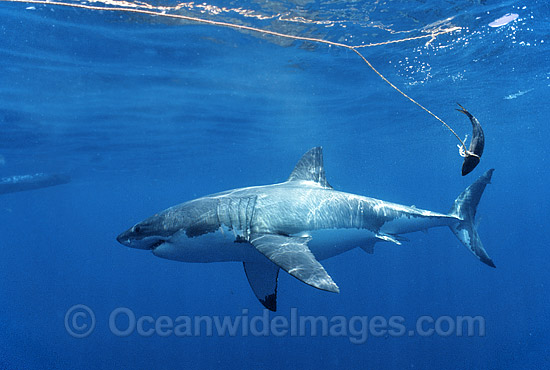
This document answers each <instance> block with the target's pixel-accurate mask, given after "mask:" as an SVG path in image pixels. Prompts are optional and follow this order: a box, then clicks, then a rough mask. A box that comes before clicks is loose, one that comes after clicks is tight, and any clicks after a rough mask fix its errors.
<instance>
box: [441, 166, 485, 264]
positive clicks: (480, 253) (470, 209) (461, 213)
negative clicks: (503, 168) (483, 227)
mask: <svg viewBox="0 0 550 370" xmlns="http://www.w3.org/2000/svg"><path fill="white" fill-rule="evenodd" d="M493 171H494V169H490V170H488V171H487V172H485V173H484V174H483V175H481V176H480V177H479V179H477V180H476V181H475V182H474V183H473V184H472V185H470V186H468V187H467V188H466V190H464V191H463V192H462V193H461V194H460V195H459V196H458V198H456V200H455V203H454V205H453V208H451V211H450V212H449V215H452V216H456V217H458V218H459V219H460V221H458V222H457V223H456V224H454V225H452V226H450V228H451V231H452V232H453V233H454V234H455V235H456V237H457V238H458V239H459V240H460V241H461V242H462V244H464V246H465V247H466V248H468V249H469V250H470V252H472V253H473V254H474V255H475V256H476V257H477V258H478V259H479V260H480V261H481V262H483V263H485V264H487V265H489V266H491V267H495V264H494V263H493V260H491V258H490V257H489V255H488V254H487V252H486V251H485V248H483V244H482V243H481V239H480V238H479V235H478V234H477V227H476V222H475V217H476V211H477V205H478V204H479V200H480V199H481V195H482V194H483V191H484V190H485V187H486V186H487V184H490V183H491V176H493Z"/></svg>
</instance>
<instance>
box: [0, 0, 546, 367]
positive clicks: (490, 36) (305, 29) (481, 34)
mask: <svg viewBox="0 0 550 370" xmlns="http://www.w3.org/2000/svg"><path fill="white" fill-rule="evenodd" d="M94 4H95V5H99V6H100V5H101V3H94ZM175 4H176V3H168V2H163V1H159V2H155V5H172V6H173V5H175ZM205 4H206V3H205ZM209 5H216V6H219V7H222V6H225V7H227V8H228V9H233V8H240V9H244V10H254V11H255V12H254V13H252V14H256V15H265V16H272V17H271V18H269V19H265V20H262V19H259V18H253V17H244V16H241V15H240V14H239V13H237V12H221V13H220V14H215V11H211V10H210V11H209V10H206V11H205V12H203V10H204V8H201V7H199V6H195V7H192V8H186V9H184V10H180V11H179V14H186V15H190V16H196V17H197V16H198V17H206V18H209V19H214V20H222V21H228V22H236V23H243V24H248V25H251V26H255V27H260V28H264V29H271V30H275V31H278V32H284V33H290V34H296V35H304V36H309V37H316V38H323V39H326V40H330V41H333V42H342V43H349V44H352V45H359V44H362V43H372V42H382V41H387V40H399V39H403V38H406V37H410V36H416V35H420V34H422V30H423V29H425V28H426V27H427V28H433V27H434V23H435V22H440V21H443V23H442V24H443V25H444V26H451V25H452V26H458V27H461V28H462V29H461V30H460V31H456V32H453V33H449V34H444V35H440V36H438V37H437V38H435V40H433V41H432V42H431V43H429V44H428V45H427V44H426V43H427V41H428V40H429V39H420V40H414V41H407V42H400V43H394V44H389V45H383V46H376V47H368V48H364V49H361V51H362V53H363V54H364V55H365V57H366V58H367V59H368V60H369V61H370V62H371V63H372V64H373V65H374V66H375V67H376V68H378V69H379V71H380V72H381V73H383V74H384V75H385V76H386V77H387V78H388V79H389V80H390V81H392V82H393V83H394V84H395V85H396V86H398V87H399V88H401V89H402V90H403V91H404V92H406V93H407V94H409V95H410V96H412V97H413V98H414V99H416V100H417V101H419V102H420V103H421V104H423V105H425V106H426V107H427V108H429V109H430V110H432V111H433V112H434V113H436V114H437V115H439V116H440V117H441V118H443V119H444V120H445V121H446V122H448V123H449V124H450V125H451V126H452V127H453V128H454V129H455V130H456V131H457V133H458V134H459V135H460V136H461V137H464V135H466V134H467V133H469V132H470V130H471V127H470V123H469V122H468V120H467V118H466V117H465V116H463V115H462V114H460V113H458V112H456V111H455V107H456V105H455V102H459V103H461V104H462V105H464V106H465V107H466V108H467V109H468V110H470V111H471V112H472V113H473V114H474V115H475V116H476V117H477V118H478V119H479V120H480V121H481V123H482V124H483V127H484V130H485V134H486V147H485V154H484V155H483V158H482V161H481V164H480V165H479V166H478V168H477V169H476V170H475V171H474V172H473V173H472V174H470V175H468V176H466V177H465V178H463V177H461V176H460V166H461V163H462V158H460V157H459V156H458V150H457V148H456V144H457V142H458V141H457V140H456V138H455V137H454V136H452V135H451V134H450V133H449V132H448V131H447V130H446V129H445V128H444V127H443V126H442V125H441V124H440V123H439V122H438V121H436V120H435V119H434V118H432V117H431V116H429V115H428V114H427V113H425V112H424V111H422V110H421V109H420V108H418V107H417V106H415V105H414V104H412V103H411V102H409V101H407V100H406V99H405V98H403V97H402V96H401V95H399V94H398V93H397V92H396V91H395V90H393V89H391V88H390V87H389V86H388V85H387V84H385V83H384V82H383V81H382V80H381V79H380V78H379V77H378V76H377V75H376V74H375V73H373V71H371V70H370V69H369V68H368V66H367V65H366V64H365V63H364V62H362V61H361V59H360V58H359V57H358V56H357V55H355V54H354V53H353V52H351V51H350V50H347V49H342V48H338V47H334V46H332V47H329V46H327V45H322V44H314V43H305V42H291V41H289V40H283V39H279V38H275V37H265V36H259V35H258V34H254V33H250V32H247V33H243V32H238V31H236V30H233V29H229V28H223V27H214V26H208V25H197V24H193V23H189V22H182V21H177V20H170V19H167V18H163V17H158V16H157V17H152V16H148V15H139V14H129V13H115V12H108V11H97V10H88V9H74V8H66V7H59V6H52V5H49V6H44V5H32V4H21V3H19V4H16V3H7V2H1V3H0V19H1V22H0V65H1V69H2V72H1V74H0V102H1V103H0V134H1V136H0V137H1V138H2V140H1V141H0V155H1V156H2V157H3V160H2V161H0V162H2V163H3V165H2V167H1V168H0V173H1V175H2V176H11V175H21V174H28V173H36V172H48V173H69V174H71V176H72V178H73V181H72V182H71V183H70V184H67V185H61V186H57V187H51V188H44V189H39V190H34V191H27V192H19V193H11V194H4V195H1V200H0V235H2V243H1V249H2V257H1V258H0V281H1V282H2V283H1V288H0V300H1V304H0V368H2V369H99V368H102V369H106V368H113V369H115V368H116V369H174V368H178V367H182V368H197V369H199V368H200V369H213V368H220V369H243V368H253V369H264V368H265V369H268V368H269V369H271V368H293V369H295V368H297V369H320V368H324V369H327V368H330V369H346V368H348V369H351V368H361V369H365V368H367V369H390V368H391V369H403V368H415V369H474V368H475V369H504V368H506V369H528V368H530V369H543V368H548V367H549V366H550V348H549V343H550V334H549V332H550V331H549V329H550V316H549V314H548V307H550V298H549V297H550V284H549V283H548V278H549V277H550V274H549V272H548V267H547V265H548V260H550V249H549V248H548V242H547V239H548V233H547V227H548V221H549V219H550V218H549V216H548V215H549V209H550V200H549V198H550V197H549V196H548V183H549V180H550V177H549V174H548V171H547V167H548V158H549V152H548V149H547V148H548V146H547V143H548V142H549V139H550V129H549V127H548V118H549V117H550V108H549V105H548V101H549V99H550V89H549V87H550V72H549V69H548V67H549V65H550V64H549V63H550V48H549V44H550V39H549V38H548V35H549V34H550V25H549V23H548V17H550V8H549V5H548V2H547V1H544V0H543V1H536V0H530V1H527V0H526V1H480V2H477V1H457V2H452V3H449V2H439V1H428V2H426V1H387V2H378V1H364V2H358V3H352V2H344V1H339V2H338V1H337V2H326V3H324V2H310V3H302V2H296V3H294V2H282V3H275V2H254V1H250V2H238V3H237V2H231V3H229V2H227V3H222V2H218V3H213V4H209ZM172 13H175V12H172ZM506 13H515V14H518V15H519V17H518V19H517V20H515V21H513V22H511V23H509V24H507V25H504V26H502V27H498V28H493V27H489V26H488V24H489V23H490V22H492V21H494V20H495V19H497V18H500V17H502V16H504V15H505V14H506ZM277 14H282V16H280V17H276V16H275V15H277ZM297 17H302V18H297ZM299 19H307V20H309V21H310V22H308V23H304V22H298V21H296V20H299ZM292 20H294V21H292ZM321 21H326V23H319V22H321ZM314 146H323V148H324V157H325V167H326V173H327V177H328V181H329V182H330V183H331V185H332V186H333V187H334V188H336V189H339V190H343V191H347V192H351V193H357V194H363V195H368V196H372V197H376V198H379V199H383V200H387V201H392V202H396V203H402V204H406V205H411V204H415V205H416V206H418V207H421V208H424V209H429V210H433V211H440V212H446V211H447V210H448V209H449V208H450V207H451V205H452V202H453V200H454V199H455V197H456V196H457V195H458V194H459V193H460V192H461V191H462V190H463V189H464V188H465V187H466V186H468V185H469V184H470V183H471V182H473V181H474V180H475V179H476V178H477V177H478V176H479V175H481V174H482V173H483V172H484V171H485V170H487V169H489V168H495V169H496V170H495V173H494V176H493V181H492V184H491V185H489V186H488V187H487V189H486V192H485V194H484V196H483V199H482V200H481V204H480V207H479V209H478V216H477V217H478V219H479V234H480V236H481V239H482V240H483V242H484V246H485V248H486V250H487V252H488V253H489V255H490V256H491V257H492V258H493V260H494V261H495V264H496V265H497V268H496V269H491V268H489V267H488V266H486V265H484V264H482V263H480V262H479V261H477V260H476V259H475V258H474V257H473V256H472V255H471V254H470V253H469V252H468V251H467V250H466V249H465V248H464V247H462V246H461V245H460V244H459V242H458V240H457V239H456V238H455V237H454V236H453V235H452V233H450V232H449V230H447V229H443V228H442V229H432V230H430V231H429V232H428V233H427V234H423V233H415V234H411V235H410V236H409V237H410V241H409V242H407V243H404V244H403V245H402V246H396V245H393V244H391V245H390V243H380V244H377V247H376V251H375V254H374V255H367V254H366V253H364V252H363V251H361V250H360V249H356V250H353V251H351V252H348V253H346V254H343V255H340V256H337V257H335V258H332V259H330V260H326V261H323V265H324V266H325V268H326V270H327V271H328V272H329V273H330V275H331V276H332V277H333V279H334V280H335V281H336V283H337V284H338V285H339V287H340V289H341V293H340V294H331V293H327V292H322V291H319V290H316V289H313V288H311V287H309V286H306V285H305V284H302V283H300V282H299V281H297V280H295V279H293V278H291V277H290V276H289V275H287V274H286V273H283V272H282V273H281V274H280V277H279V289H278V296H279V298H278V312H276V313H271V314H270V315H271V316H270V317H275V316H277V315H278V316H281V317H283V318H285V319H289V318H290V316H291V314H292V310H293V309H296V310H297V312H298V313H299V315H303V316H308V315H313V316H320V315H324V316H325V317H328V318H329V319H330V318H334V317H336V316H342V317H344V318H345V319H346V320H348V321H349V320H351V318H353V317H355V316H368V317H369V318H371V317H373V316H382V317H384V318H386V319H389V318H390V317H392V316H396V315H398V316H401V317H403V318H405V319H406V325H407V328H413V329H414V323H415V320H417V318H419V317H421V316H424V315H429V316H431V317H433V318H438V317H442V316H449V317H456V316H461V315H462V316H481V317H483V318H484V320H485V335H483V336H481V335H473V336H466V335H464V336H457V335H455V334H451V335H449V336H441V335H431V336H419V335H414V336H409V335H401V336H395V335H390V334H388V333H386V334H384V335H381V336H374V335H370V336H369V337H368V339H367V340H366V341H365V342H364V343H362V344H355V343H352V342H353V341H352V340H350V337H352V335H347V336H334V335H333V336H330V335H329V336H322V335H319V334H317V335H313V334H311V333H306V335H303V336H293V335H291V334H290V333H288V334H287V335H282V336H277V335H274V334H273V333H271V334H270V335H268V336H254V335H252V334H250V333H249V334H248V335H242V333H240V334H237V335H236V336H229V335H225V336H223V335H217V334H214V335H213V336H208V335H206V334H204V333H202V335H197V336H187V337H181V336H177V335H168V336H167V337H163V336H162V335H158V333H156V334H154V335H152V336H149V337H146V336H142V335H139V333H137V332H132V333H131V334H130V335H129V336H127V337H120V336H117V335H115V334H114V333H113V332H112V330H111V329H110V325H109V317H110V315H111V314H112V312H113V310H115V309H117V308H119V307H125V308H128V309H130V310H131V311H132V312H134V314H135V315H136V317H138V318H139V317H141V316H144V315H147V316H151V317H152V318H154V319H157V318H158V317H160V316H168V317H170V318H172V319H175V318H177V317H178V316H181V315H183V316H189V317H194V316H209V317H213V316H220V317H223V316H227V317H229V318H235V317H237V316H239V315H240V316H248V317H250V318H252V317H254V316H261V315H263V314H264V310H263V307H262V306H261V305H260V304H259V303H258V301H257V299H256V298H255V296H254V295H253V293H252V291H251V289H250V287H249V285H248V282H247V280H246V277H245V275H244V273H243V271H242V266H241V265H240V264H239V263H223V264H222V263H216V264H186V263H178V262H173V261H168V260H162V259H159V258H156V257H154V256H153V255H151V253H149V252H146V251H140V250H135V249H129V248H126V247H124V246H122V245H120V244H118V243H117V241H116V240H115V238H116V236H117V235H118V234H119V233H120V232H122V231H124V230H125V229H127V228H128V227H130V226H131V225H133V224H134V223H136V222H138V221H141V220H143V219H144V218H146V217H148V216H150V215H152V214H154V213H155V212H157V211H160V210H162V209H165V208H167V207H169V206H172V205H174V204H177V203H181V202H183V201H186V200H190V199H193V198H196V197H199V196H201V195H205V194H209V193H214V192H218V191H222V190H226V189H231V188H236V187H243V186H248V185H259V184H269V183H275V182H279V181H284V180H285V179H286V178H287V177H288V175H289V174H290V172H291V170H292V168H293V166H294V165H295V163H296V162H297V160H298V159H299V158H300V156H301V155H302V154H303V153H305V152H306V151H307V150H308V149H310V148H311V147H314ZM77 304H82V305H86V306H87V307H89V308H90V309H91V310H92V311H93V312H94V314H95V318H96V323H95V329H94V330H93V332H92V333H91V334H90V335H88V336H87V337H85V338H80V339H79V338H74V337H73V336H71V335H69V333H68V331H67V329H66V325H65V324H64V323H65V315H66V313H67V311H68V310H69V309H70V308H71V307H72V306H74V305H77ZM243 310H245V311H243ZM246 310H248V311H246ZM243 312H245V314H243ZM78 320H80V319H78ZM78 320H77V324H78V325H87V324H89V322H88V321H86V320H85V319H82V320H81V321H78ZM124 324H125V321H124V320H123V319H121V318H119V319H118V321H117V325H119V327H124ZM148 327H150V326H148ZM199 334H201V333H199Z"/></svg>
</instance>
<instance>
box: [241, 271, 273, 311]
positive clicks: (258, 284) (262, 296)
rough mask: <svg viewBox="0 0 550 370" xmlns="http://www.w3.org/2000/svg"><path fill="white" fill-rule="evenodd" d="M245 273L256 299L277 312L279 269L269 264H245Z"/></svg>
mask: <svg viewBox="0 0 550 370" xmlns="http://www.w3.org/2000/svg"><path fill="white" fill-rule="evenodd" d="M243 266H244V272H245V274H246V278H247V279H248V283H249V284H250V287H251V288H252V290H253V291H254V294H255V295H256V298H258V300H259V301H260V303H261V304H263V305H264V307H265V308H267V309H268V310H271V311H277V278H278V277H279V267H278V266H276V265H274V264H272V263H269V262H268V261H266V263H261V262H259V263H255V262H243Z"/></svg>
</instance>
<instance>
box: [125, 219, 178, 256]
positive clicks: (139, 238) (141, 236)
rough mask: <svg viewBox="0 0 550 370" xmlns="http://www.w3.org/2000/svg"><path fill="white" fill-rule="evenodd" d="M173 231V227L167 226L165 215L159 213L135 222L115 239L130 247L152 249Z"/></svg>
mask: <svg viewBox="0 0 550 370" xmlns="http://www.w3.org/2000/svg"><path fill="white" fill-rule="evenodd" d="M175 231H176V230H175V228H172V227H169V226H167V224H166V222H165V217H163V215H162V214H160V215H154V216H152V217H149V218H148V219H146V220H144V221H142V222H139V223H137V224H135V225H134V226H132V227H131V228H129V229H128V230H126V231H125V232H123V233H121V234H120V235H119V236H117V238H116V240H117V241H118V242H119V243H120V244H123V245H126V246H128V247H131V248H137V249H148V250H153V249H155V248H156V247H158V246H160V245H162V244H163V243H164V242H165V241H166V240H168V239H170V238H171V237H172V235H173V234H174V232H175Z"/></svg>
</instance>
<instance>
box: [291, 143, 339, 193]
mask: <svg viewBox="0 0 550 370" xmlns="http://www.w3.org/2000/svg"><path fill="white" fill-rule="evenodd" d="M288 181H313V182H315V183H316V184H318V185H320V186H321V187H323V188H328V189H332V186H330V184H329V183H328V181H327V179H326V177H325V167H324V166H323V148H321V147H320V146H318V147H315V148H313V149H310V150H309V151H308V152H307V153H306V154H304V155H303V156H302V158H301V159H300V160H299V161H298V163H297V164H296V167H294V171H292V173H291V174H290V177H289V178H288Z"/></svg>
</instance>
